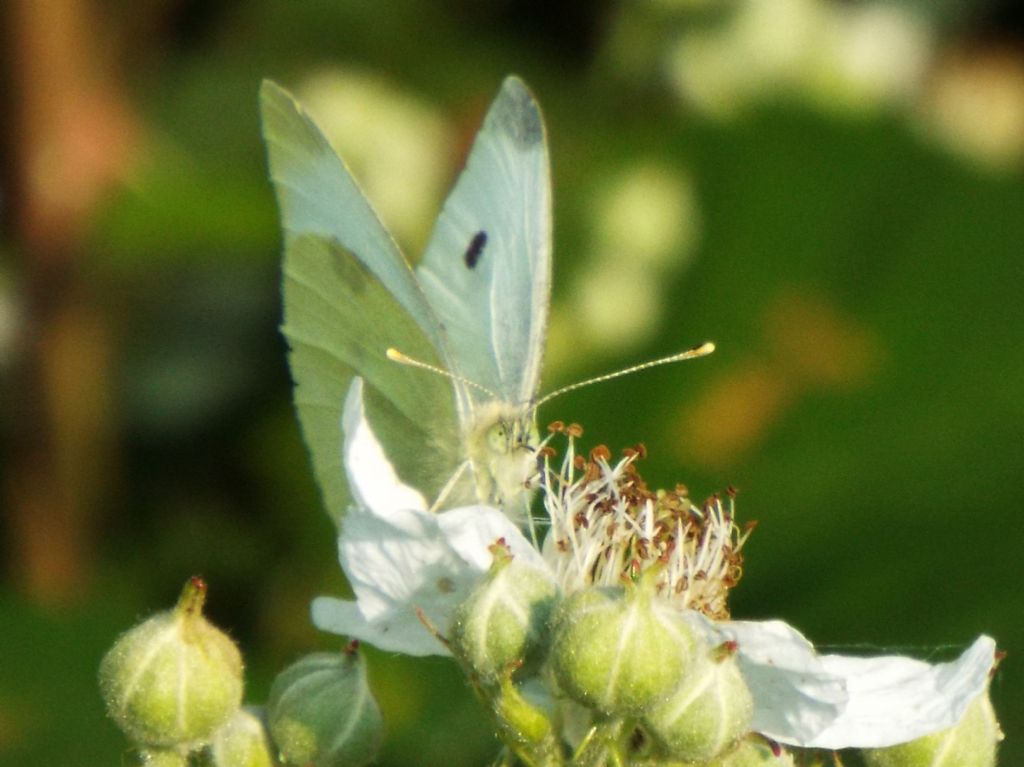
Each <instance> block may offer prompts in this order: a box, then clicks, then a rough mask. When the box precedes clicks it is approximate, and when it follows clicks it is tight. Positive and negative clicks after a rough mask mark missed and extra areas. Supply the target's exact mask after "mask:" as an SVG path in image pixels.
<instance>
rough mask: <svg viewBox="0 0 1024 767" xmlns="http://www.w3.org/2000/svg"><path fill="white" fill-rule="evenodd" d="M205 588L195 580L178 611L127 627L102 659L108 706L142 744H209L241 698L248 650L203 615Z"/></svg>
mask: <svg viewBox="0 0 1024 767" xmlns="http://www.w3.org/2000/svg"><path fill="white" fill-rule="evenodd" d="M205 595H206V584H204V583H203V582H202V581H201V580H200V579H198V578H193V579H191V580H190V581H189V582H188V583H187V584H186V585H185V588H184V590H183V591H182V593H181V598H180V599H179V600H178V605H177V606H176V607H175V608H174V609H173V610H168V611H166V612H162V613H157V614H156V615H154V616H153V617H152V618H149V619H148V620H146V621H143V622H142V623H140V624H139V625H138V626H136V627H135V628H133V629H130V630H129V631H127V632H126V633H124V634H122V635H121V637H120V638H119V639H118V640H117V642H116V643H115V644H114V646H113V647H112V648H111V649H110V651H109V652H108V653H107V654H106V656H105V657H104V658H103V661H102V662H101V663H100V689H101V691H102V693H103V698H104V700H105V701H106V704H107V711H108V712H109V713H110V716H111V718H112V719H113V720H114V721H115V722H116V723H117V725H118V726H119V727H120V728H121V729H122V730H123V731H124V732H125V734H126V735H128V737H129V738H131V739H132V740H133V741H135V742H136V743H138V744H140V745H142V746H147V747H150V748H154V749H161V748H164V749H171V748H175V747H179V748H181V747H192V746H198V745H201V744H203V743H205V742H206V741H207V740H209V738H210V736H211V735H213V733H214V731H215V730H216V729H217V728H218V727H220V726H221V725H222V724H224V723H225V722H226V721H227V720H228V719H229V718H230V717H231V715H232V714H233V713H234V712H235V711H236V710H237V709H238V707H239V706H240V705H241V702H242V656H241V655H240V654H239V652H238V648H237V647H236V646H235V643H234V642H232V641H231V639H230V638H229V637H228V635H227V634H225V633H224V632H222V631H221V630H220V629H218V628H217V627H216V626H214V625H213V624H212V623H210V622H209V621H207V620H206V618H204V617H203V615H202V606H203V601H204V598H205ZM154 753H155V752H154Z"/></svg>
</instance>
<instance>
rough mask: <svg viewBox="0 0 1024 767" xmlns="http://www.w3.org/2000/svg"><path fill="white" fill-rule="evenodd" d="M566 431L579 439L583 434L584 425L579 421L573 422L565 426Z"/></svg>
mask: <svg viewBox="0 0 1024 767" xmlns="http://www.w3.org/2000/svg"><path fill="white" fill-rule="evenodd" d="M565 433H566V434H568V435H569V436H570V437H573V438H575V439H579V438H580V437H582V436H583V427H582V426H580V425H579V424H578V423H571V424H569V425H568V426H566V427H565Z"/></svg>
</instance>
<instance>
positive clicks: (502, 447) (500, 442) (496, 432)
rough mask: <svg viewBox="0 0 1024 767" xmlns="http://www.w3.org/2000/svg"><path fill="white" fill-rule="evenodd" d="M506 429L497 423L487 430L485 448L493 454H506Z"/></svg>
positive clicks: (507, 445)
mask: <svg viewBox="0 0 1024 767" xmlns="http://www.w3.org/2000/svg"><path fill="white" fill-rule="evenodd" d="M508 443H509V439H508V429H507V428H506V426H505V422H504V421H499V422H498V423H496V424H494V426H492V427H491V428H490V429H488V430H487V446H488V448H490V449H491V450H492V451H493V452H495V453H507V452H508V448H509V444H508Z"/></svg>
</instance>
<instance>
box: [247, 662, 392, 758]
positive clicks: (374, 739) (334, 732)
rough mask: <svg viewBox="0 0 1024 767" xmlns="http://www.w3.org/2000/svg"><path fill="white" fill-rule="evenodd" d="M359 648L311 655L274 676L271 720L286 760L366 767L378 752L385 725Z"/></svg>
mask: <svg viewBox="0 0 1024 767" xmlns="http://www.w3.org/2000/svg"><path fill="white" fill-rule="evenodd" d="M356 647H357V645H356V643H354V642H353V643H352V644H351V645H349V647H348V648H347V649H346V650H345V652H343V653H337V654H336V653H314V654H312V655H307V656H306V657H304V658H302V659H301V660H299V661H297V662H296V663H294V664H292V665H291V666H289V667H288V668H286V669H285V670H284V671H282V672H281V673H280V674H278V676H277V678H276V679H275V680H274V683H273V685H271V688H270V699H269V701H268V702H267V718H268V720H269V724H270V734H271V737H272V738H273V741H274V745H275V746H277V750H278V753H279V754H280V757H281V760H282V761H283V762H284V763H285V764H290V765H301V767H307V765H313V767H361V765H364V764H367V763H368V762H370V761H371V760H372V759H373V758H374V756H376V754H377V750H378V748H379V747H380V744H381V740H382V739H383V735H384V725H383V722H382V720H381V716H380V709H379V708H378V707H377V701H376V700H374V697H373V693H372V692H370V686H369V683H368V681H367V679H366V667H365V664H364V662H363V660H362V658H361V656H360V655H359V653H358V652H357V651H356Z"/></svg>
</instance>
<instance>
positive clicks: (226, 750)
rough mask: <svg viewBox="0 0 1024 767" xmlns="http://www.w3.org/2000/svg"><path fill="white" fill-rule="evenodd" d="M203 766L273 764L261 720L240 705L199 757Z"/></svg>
mask: <svg viewBox="0 0 1024 767" xmlns="http://www.w3.org/2000/svg"><path fill="white" fill-rule="evenodd" d="M202 765H203V767H274V758H273V757H272V756H271V751H270V743H269V741H268V740H267V731H266V728H265V726H264V724H263V720H262V719H261V718H260V717H259V715H258V714H257V713H255V712H253V711H250V710H248V709H245V708H240V709H238V711H236V712H235V715H234V716H233V717H231V719H229V720H228V721H227V723H226V724H225V725H224V726H223V727H221V728H220V729H219V730H217V732H215V733H214V734H213V739H212V740H211V741H210V745H209V746H207V747H206V749H205V750H204V752H203V757H202Z"/></svg>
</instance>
